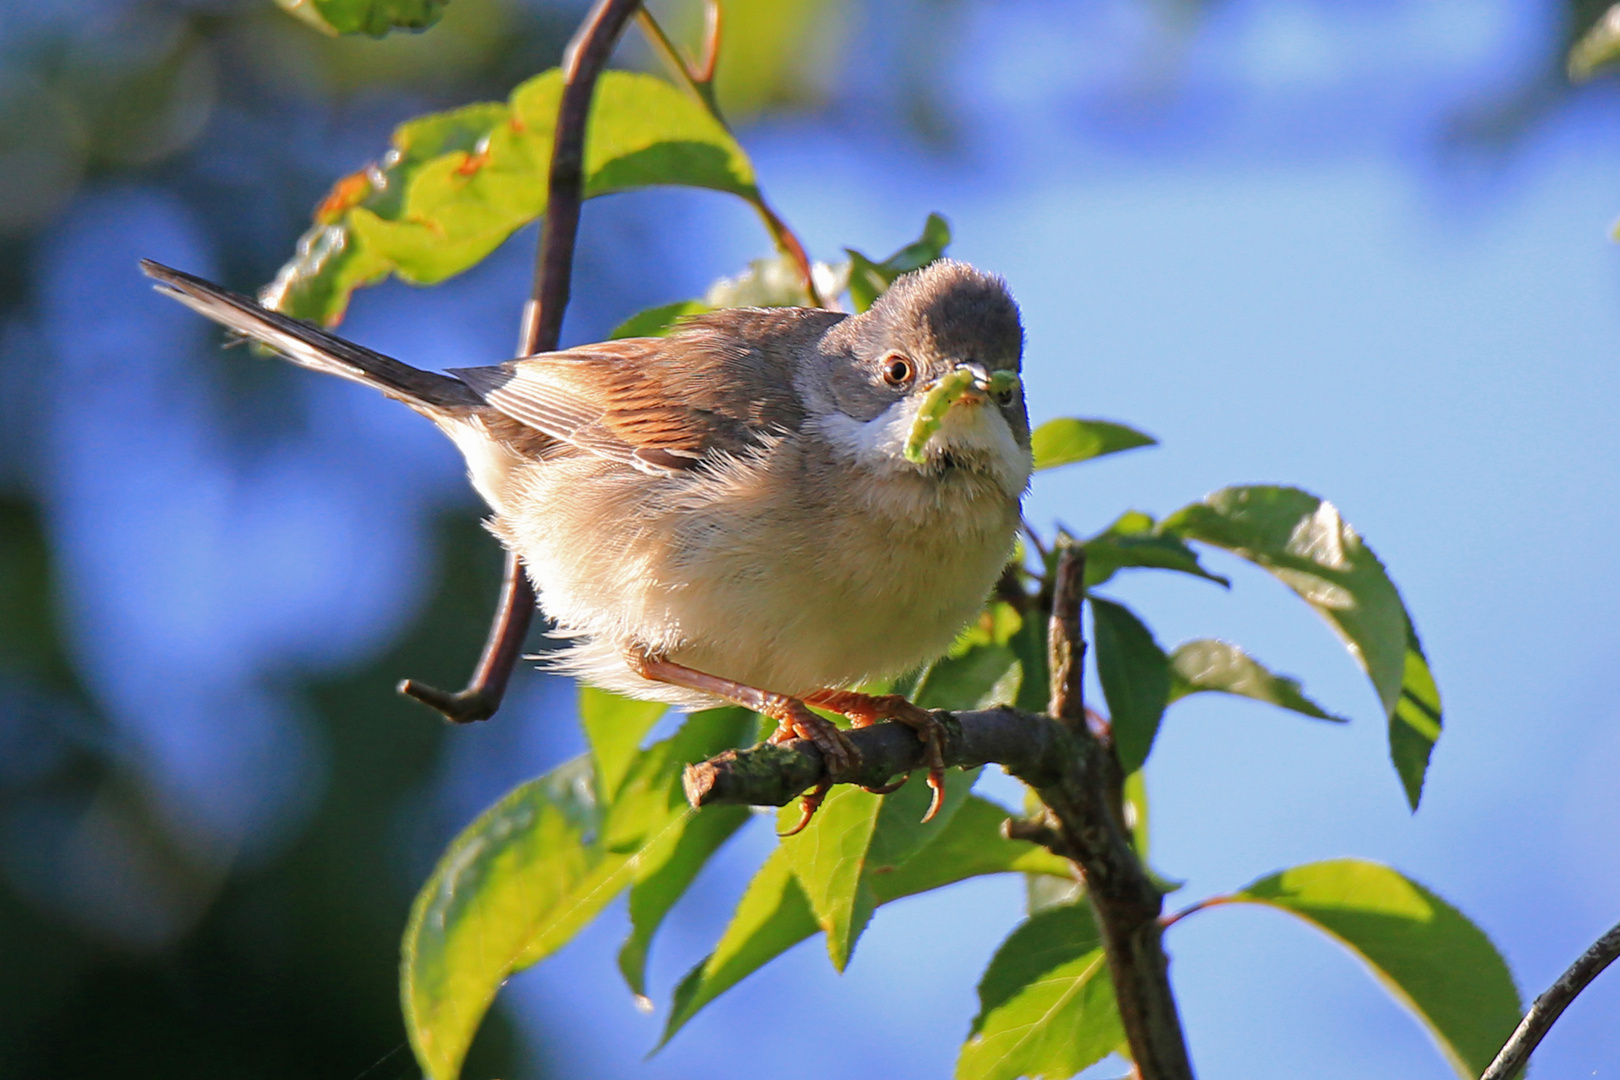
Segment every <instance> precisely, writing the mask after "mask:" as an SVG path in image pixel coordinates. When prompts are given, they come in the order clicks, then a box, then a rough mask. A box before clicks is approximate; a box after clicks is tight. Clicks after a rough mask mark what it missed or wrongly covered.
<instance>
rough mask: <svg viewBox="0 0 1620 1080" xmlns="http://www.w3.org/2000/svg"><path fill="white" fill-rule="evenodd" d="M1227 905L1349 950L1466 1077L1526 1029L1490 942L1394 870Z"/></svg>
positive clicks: (1256, 888) (1302, 877)
mask: <svg viewBox="0 0 1620 1080" xmlns="http://www.w3.org/2000/svg"><path fill="white" fill-rule="evenodd" d="M1225 899H1227V900H1230V901H1237V902H1244V903H1254V904H1266V905H1268V906H1270V907H1275V908H1278V909H1280V910H1282V911H1286V912H1289V913H1290V914H1292V915H1296V916H1298V917H1299V918H1301V919H1303V920H1305V921H1306V922H1308V923H1310V924H1311V925H1312V926H1315V927H1316V928H1317V929H1319V930H1321V931H1323V932H1324V933H1326V934H1328V935H1329V936H1330V937H1332V938H1334V939H1336V940H1337V941H1339V943H1340V944H1342V945H1344V946H1345V947H1347V948H1348V949H1350V951H1351V952H1353V953H1355V954H1356V955H1357V956H1358V957H1360V958H1361V959H1362V960H1363V961H1364V962H1365V963H1366V964H1367V966H1368V967H1369V968H1370V969H1371V971H1372V974H1373V976H1374V977H1375V978H1377V979H1378V981H1379V982H1380V983H1382V984H1383V986H1384V988H1385V989H1386V990H1388V991H1389V992H1390V994H1391V995H1393V996H1394V998H1395V999H1396V1000H1397V1001H1399V1002H1400V1003H1401V1004H1402V1005H1404V1006H1406V1007H1407V1008H1408V1009H1410V1010H1411V1011H1412V1012H1413V1013H1414V1014H1415V1015H1416V1016H1417V1018H1418V1019H1419V1020H1421V1021H1422V1022H1423V1025H1424V1026H1425V1027H1426V1028H1428V1030H1429V1034H1431V1035H1432V1036H1434V1039H1435V1042H1436V1043H1438V1044H1439V1047H1440V1052H1441V1053H1442V1054H1444V1055H1445V1058H1446V1060H1447V1061H1448V1062H1450V1064H1451V1067H1452V1068H1453V1069H1455V1070H1456V1071H1457V1074H1458V1075H1459V1076H1462V1077H1476V1076H1478V1075H1479V1074H1480V1073H1481V1072H1483V1071H1484V1070H1485V1066H1486V1065H1488V1064H1490V1062H1491V1059H1492V1058H1494V1057H1495V1056H1496V1052H1497V1050H1499V1049H1500V1048H1501V1046H1502V1044H1503V1043H1504V1042H1506V1041H1507V1037H1508V1036H1509V1035H1510V1034H1512V1033H1513V1029H1514V1028H1515V1027H1516V1026H1517V1025H1518V1023H1519V1017H1520V1016H1521V1014H1522V1011H1523V1010H1522V1007H1521V1005H1520V1002H1519V992H1518V990H1517V989H1516V988H1515V987H1514V985H1513V975H1512V973H1511V972H1509V971H1508V967H1507V964H1506V963H1505V962H1504V961H1503V959H1502V957H1501V954H1500V953H1498V952H1497V951H1496V947H1495V946H1493V945H1492V944H1491V942H1490V939H1489V938H1487V937H1486V936H1485V934H1484V932H1483V931H1481V930H1480V929H1479V928H1478V927H1477V926H1475V925H1474V924H1473V923H1472V922H1470V921H1469V920H1468V918H1467V917H1466V916H1464V915H1463V914H1462V913H1461V912H1460V911H1458V910H1457V909H1456V908H1454V907H1452V906H1451V905H1450V904H1448V903H1446V902H1445V901H1444V900H1442V899H1440V898H1439V897H1438V896H1436V895H1435V894H1434V893H1432V892H1430V891H1429V890H1428V889H1426V888H1424V887H1423V886H1422V885H1419V884H1418V883H1417V882H1415V881H1412V880H1411V879H1410V878H1407V877H1405V876H1403V875H1401V874H1400V873H1398V872H1397V871H1395V870H1392V869H1390V868H1389V867H1387V866H1381V865H1379V864H1378V863H1373V862H1366V861H1364V860H1361V859H1333V860H1330V861H1327V862H1319V863H1310V864H1308V865H1305V866H1296V867H1294V868H1293V869H1291V870H1284V871H1282V872H1281V873H1279V874H1273V875H1271V876H1270V877H1265V878H1261V879H1260V880H1259V881H1256V882H1254V883H1253V884H1252V885H1249V886H1248V887H1247V888H1245V889H1243V890H1241V891H1239V892H1237V893H1234V894H1233V895H1232V896H1231V897H1228V898H1225Z"/></svg>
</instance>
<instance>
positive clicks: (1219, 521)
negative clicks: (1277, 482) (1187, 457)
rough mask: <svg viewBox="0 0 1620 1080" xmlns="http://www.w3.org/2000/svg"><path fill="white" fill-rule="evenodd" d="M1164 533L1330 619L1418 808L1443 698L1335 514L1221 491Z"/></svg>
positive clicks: (1368, 556) (1273, 497)
mask: <svg viewBox="0 0 1620 1080" xmlns="http://www.w3.org/2000/svg"><path fill="white" fill-rule="evenodd" d="M1160 530H1161V531H1162V532H1165V533H1169V534H1172V535H1176V536H1180V537H1182V538H1184V539H1189V540H1198V541H1202V542H1203V543H1206V544H1212V545H1214V546H1216V547H1220V548H1225V549H1226V550H1228V551H1230V552H1232V553H1233V554H1235V555H1239V556H1241V557H1242V558H1245V559H1248V560H1249V561H1250V562H1253V563H1255V564H1256V565H1258V566H1262V567H1264V568H1265V569H1267V570H1269V571H1271V573H1273V574H1274V575H1276V576H1277V578H1278V579H1279V580H1281V581H1282V582H1283V583H1284V584H1285V585H1287V586H1288V587H1289V588H1291V589H1293V590H1294V591H1295V592H1296V593H1298V594H1299V595H1300V596H1301V597H1302V598H1303V599H1304V600H1305V602H1306V603H1308V604H1310V605H1311V607H1313V608H1315V609H1316V611H1317V612H1318V613H1319V614H1321V615H1322V616H1323V617H1324V618H1325V619H1327V621H1328V624H1329V625H1330V626H1332V627H1333V629H1334V630H1335V632H1337V633H1338V635H1339V637H1340V638H1341V640H1343V641H1344V643H1345V645H1346V647H1347V648H1348V649H1349V650H1350V654H1351V655H1352V656H1353V657H1355V659H1356V661H1357V662H1358V663H1359V664H1360V665H1361V667H1362V670H1364V671H1366V672H1367V675H1368V677H1369V678H1370V679H1371V680H1372V684H1373V688H1374V689H1375V690H1376V691H1377V692H1378V699H1379V701H1380V703H1381V704H1382V705H1383V708H1384V712H1385V714H1386V716H1387V717H1388V719H1389V721H1390V753H1391V757H1392V759H1393V760H1394V763H1395V767H1396V770H1397V772H1398V773H1399V774H1400V777H1401V782H1402V785H1403V786H1404V787H1405V790H1406V797H1407V801H1408V802H1409V803H1410V804H1411V806H1412V808H1413V809H1414V810H1415V809H1417V804H1418V800H1419V798H1420V797H1421V796H1422V793H1423V777H1424V773H1425V771H1426V769H1427V766H1428V755H1429V751H1430V750H1431V749H1432V747H1433V745H1434V742H1435V740H1436V739H1438V738H1439V736H1440V723H1441V713H1440V694H1439V691H1438V690H1437V689H1436V687H1435V684H1434V677H1433V675H1432V674H1431V673H1430V671H1429V665H1428V662H1427V661H1426V660H1425V659H1424V657H1423V649H1422V646H1421V645H1420V644H1419V643H1418V638H1417V632H1416V631H1415V630H1414V629H1413V627H1412V621H1411V617H1410V616H1409V615H1408V614H1407V611H1406V607H1405V605H1404V604H1402V603H1401V596H1400V593H1399V592H1397V591H1396V589H1395V584H1394V582H1392V581H1391V580H1390V578H1389V574H1388V573H1387V572H1386V571H1385V570H1384V565H1383V564H1382V563H1381V562H1379V561H1378V557H1377V556H1376V555H1374V554H1373V553H1372V550H1371V549H1370V548H1368V547H1367V546H1366V544H1364V543H1363V542H1362V540H1361V536H1360V535H1359V534H1358V533H1357V532H1356V531H1355V529H1353V528H1351V527H1350V526H1349V525H1348V524H1347V523H1346V522H1345V521H1344V519H1342V518H1341V517H1340V516H1339V511H1338V509H1337V508H1336V507H1334V505H1333V504H1332V503H1329V502H1325V501H1323V500H1321V499H1318V498H1317V497H1316V496H1314V495H1311V494H1309V493H1308V492H1304V491H1300V490H1299V489H1298V488H1288V487H1266V486H1262V487H1233V488H1223V489H1222V490H1220V491H1217V492H1215V493H1214V494H1213V495H1210V496H1209V497H1208V498H1207V499H1205V500H1204V501H1203V502H1201V503H1194V504H1192V505H1191V506H1187V507H1184V508H1182V509H1181V510H1179V511H1177V512H1176V513H1175V514H1172V515H1171V516H1170V517H1168V518H1166V519H1165V520H1164V522H1163V523H1162V524H1161V525H1160Z"/></svg>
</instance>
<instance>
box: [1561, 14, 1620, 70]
mask: <svg viewBox="0 0 1620 1080" xmlns="http://www.w3.org/2000/svg"><path fill="white" fill-rule="evenodd" d="M1616 60H1620V4H1616V5H1614V6H1613V7H1611V8H1609V9H1608V10H1607V11H1605V12H1604V13H1603V14H1602V15H1601V16H1599V17H1598V20H1597V22H1595V23H1593V24H1592V26H1591V27H1590V28H1589V29H1588V30H1587V31H1586V33H1584V34H1582V35H1581V37H1580V40H1579V41H1577V42H1575V44H1574V45H1573V46H1572V47H1571V48H1570V50H1569V64H1568V70H1569V77H1570V79H1571V81H1573V82H1585V81H1586V80H1587V79H1590V78H1591V77H1592V76H1593V75H1596V74H1597V73H1598V71H1599V69H1601V68H1605V67H1607V66H1609V65H1610V64H1612V63H1614V62H1615V61H1616Z"/></svg>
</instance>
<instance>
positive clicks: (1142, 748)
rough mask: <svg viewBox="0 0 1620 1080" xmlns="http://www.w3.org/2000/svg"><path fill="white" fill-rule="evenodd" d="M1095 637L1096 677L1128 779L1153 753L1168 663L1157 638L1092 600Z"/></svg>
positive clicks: (1122, 610) (1126, 612)
mask: <svg viewBox="0 0 1620 1080" xmlns="http://www.w3.org/2000/svg"><path fill="white" fill-rule="evenodd" d="M1091 619H1092V627H1093V629H1094V631H1095V634H1096V638H1097V642H1096V645H1097V678H1098V681H1100V682H1101V683H1102V688H1103V696H1104V697H1106V698H1107V699H1108V716H1109V721H1110V722H1111V723H1112V725H1113V730H1114V749H1115V751H1117V752H1118V754H1119V764H1120V767H1121V768H1122V769H1124V770H1125V772H1126V774H1127V775H1128V774H1130V773H1133V772H1135V771H1136V770H1137V769H1140V768H1141V767H1142V763H1143V762H1145V761H1146V760H1147V758H1148V754H1149V753H1150V752H1152V750H1153V740H1154V738H1155V737H1156V736H1157V735H1158V733H1159V721H1160V720H1161V719H1162V718H1163V717H1164V707H1165V705H1167V704H1168V703H1169V701H1170V662H1169V659H1168V658H1167V657H1166V656H1165V655H1164V650H1163V649H1161V648H1159V643H1158V642H1156V641H1154V640H1153V633H1152V631H1150V630H1149V629H1148V628H1147V627H1146V626H1144V625H1142V620H1140V619H1138V618H1137V617H1136V616H1135V615H1134V614H1132V612H1131V610H1130V609H1129V608H1127V607H1125V606H1124V605H1123V604H1117V603H1115V602H1113V601H1112V600H1104V599H1102V598H1101V597H1092V598H1091Z"/></svg>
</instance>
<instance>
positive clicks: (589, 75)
mask: <svg viewBox="0 0 1620 1080" xmlns="http://www.w3.org/2000/svg"><path fill="white" fill-rule="evenodd" d="M640 6H641V0H598V2H597V4H596V6H595V7H593V8H592V9H591V12H590V14H589V15H587V16H586V17H585V21H584V22H583V23H581V24H580V27H579V30H578V31H577V32H576V33H575V34H574V38H573V40H572V41H570V42H569V43H568V51H567V52H566V53H564V54H563V92H562V102H561V103H560V104H559V105H558V106H557V135H556V139H555V140H554V141H553V143H552V146H551V174H550V176H549V177H548V178H547V183H546V188H547V190H546V216H545V221H544V223H543V225H542V227H541V233H540V251H539V254H538V258H537V260H536V265H535V290H534V298H533V299H532V300H530V301H529V306H528V308H527V309H526V310H525V311H524V317H523V332H522V334H521V335H520V336H519V339H518V353H519V355H521V356H528V355H530V354H532V353H537V352H550V351H552V350H553V349H555V348H556V347H557V341H558V339H559V338H560V337H561V336H562V321H563V312H564V311H565V310H566V309H567V307H568V292H569V287H570V285H571V283H572V281H573V274H574V241H575V239H576V238H577V236H578V235H579V208H580V203H581V202H582V201H583V199H582V196H583V193H584V186H585V122H586V120H587V119H588V118H589V117H590V111H591V95H592V93H593V92H594V91H595V89H596V80H597V77H598V76H599V75H601V73H602V69H603V68H604V67H606V66H607V62H608V57H609V56H611V55H612V54H613V46H614V44H615V43H617V42H618V40H619V35H620V34H621V33H623V32H624V26H625V23H627V22H629V21H630V16H632V15H634V14H635V12H636V9H637V8H639V7H640Z"/></svg>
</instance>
